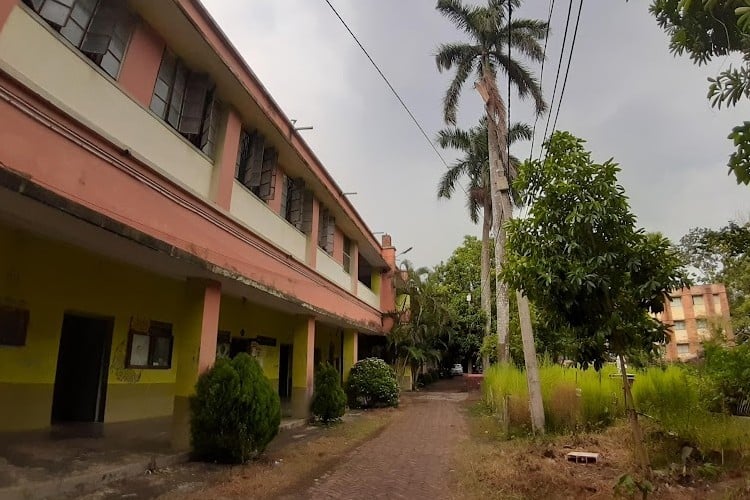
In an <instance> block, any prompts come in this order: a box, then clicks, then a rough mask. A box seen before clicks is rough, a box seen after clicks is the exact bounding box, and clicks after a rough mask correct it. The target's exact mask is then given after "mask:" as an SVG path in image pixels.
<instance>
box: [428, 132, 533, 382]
mask: <svg viewBox="0 0 750 500" xmlns="http://www.w3.org/2000/svg"><path fill="white" fill-rule="evenodd" d="M531 135H532V131H531V127H529V126H528V125H527V124H525V123H515V124H514V125H513V126H511V128H510V134H509V140H510V143H511V144H513V143H515V142H517V141H519V140H530V139H531ZM438 144H440V146H441V147H442V148H453V149H457V150H459V151H461V152H463V153H464V155H463V156H462V157H461V158H460V159H459V160H457V161H456V162H455V163H453V165H451V167H450V168H449V169H448V170H446V171H445V173H444V174H443V175H442V176H441V178H440V182H439V183H438V192H437V195H438V198H447V199H450V198H451V197H452V196H453V193H454V192H455V190H456V185H457V184H458V182H459V179H460V178H461V177H463V176H464V175H465V176H467V177H468V178H469V189H468V191H467V193H466V194H467V199H466V204H467V207H468V209H469V218H470V219H471V221H472V222H473V223H474V224H476V223H478V222H479V213H480V211H481V213H482V270H481V278H480V282H481V284H480V302H481V306H482V311H483V312H484V315H485V316H484V317H485V324H484V336H485V337H489V336H490V335H492V296H491V295H492V294H491V286H490V268H491V267H492V266H491V265H490V260H491V258H490V231H491V229H492V202H491V200H490V189H489V185H490V183H489V175H490V164H489V153H488V149H487V120H486V119H484V118H483V119H482V120H480V122H479V125H477V126H476V127H473V128H471V129H469V130H462V129H459V128H448V129H443V130H441V131H440V132H438ZM520 164H521V162H520V160H519V159H518V158H516V157H515V156H512V155H511V157H510V166H511V168H510V177H511V182H512V181H513V180H515V177H516V173H517V172H518V167H519V165H520ZM511 196H512V197H513V199H514V201H517V202H518V201H520V199H519V198H518V197H517V196H516V193H514V192H512V193H511ZM482 364H483V365H484V367H485V368H487V367H488V366H489V356H485V358H484V359H483V360H482Z"/></svg>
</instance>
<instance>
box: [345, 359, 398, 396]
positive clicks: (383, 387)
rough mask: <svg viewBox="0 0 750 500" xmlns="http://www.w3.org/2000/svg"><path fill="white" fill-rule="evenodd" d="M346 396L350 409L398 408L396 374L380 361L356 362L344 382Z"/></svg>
mask: <svg viewBox="0 0 750 500" xmlns="http://www.w3.org/2000/svg"><path fill="white" fill-rule="evenodd" d="M346 394H347V396H348V398H349V406H350V407H352V408H372V407H376V408H377V407H383V406H398V394H399V388H398V382H397V381H396V372H395V371H393V368H391V367H390V366H388V364H386V362H385V361H383V360H382V359H378V358H367V359H363V360H361V361H358V362H357V363H356V364H355V365H354V366H353V367H352V370H351V372H350V373H349V379H348V380H347V381H346Z"/></svg>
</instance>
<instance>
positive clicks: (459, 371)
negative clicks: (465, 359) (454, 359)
mask: <svg viewBox="0 0 750 500" xmlns="http://www.w3.org/2000/svg"><path fill="white" fill-rule="evenodd" d="M463 374H464V367H463V366H461V364H460V363H456V364H455V365H453V368H451V377H453V376H458V377H460V376H462V375H463Z"/></svg>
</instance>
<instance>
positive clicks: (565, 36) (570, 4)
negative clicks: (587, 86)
mask: <svg viewBox="0 0 750 500" xmlns="http://www.w3.org/2000/svg"><path fill="white" fill-rule="evenodd" d="M572 12H573V0H569V1H568V18H567V20H566V21H565V33H563V41H562V46H561V47H560V60H559V61H558V63H557V74H556V75H555V86H554V88H553V90H552V99H551V100H550V108H549V109H550V112H549V114H548V115H547V124H546V125H545V126H544V135H543V136H542V140H544V139H545V138H546V137H547V130H548V129H549V121H550V118H552V108H554V106H555V95H557V82H558V80H559V79H560V70H561V69H562V62H563V56H564V55H565V42H566V41H567V39H568V27H569V26H570V14H571V13H572ZM542 149H543V148H542ZM542 149H540V150H539V158H541V157H542Z"/></svg>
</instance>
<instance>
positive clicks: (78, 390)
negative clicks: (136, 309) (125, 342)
mask: <svg viewBox="0 0 750 500" xmlns="http://www.w3.org/2000/svg"><path fill="white" fill-rule="evenodd" d="M113 324H114V320H113V319H112V318H94V317H87V316H79V315H74V314H66V315H65V317H64V319H63V326H62V332H61V335H60V350H59V351H58V354H57V373H56V375H55V389H54V393H53V398H52V423H57V422H103V421H104V405H105V402H106V399H107V375H108V373H109V354H110V349H111V347H112V326H113Z"/></svg>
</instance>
